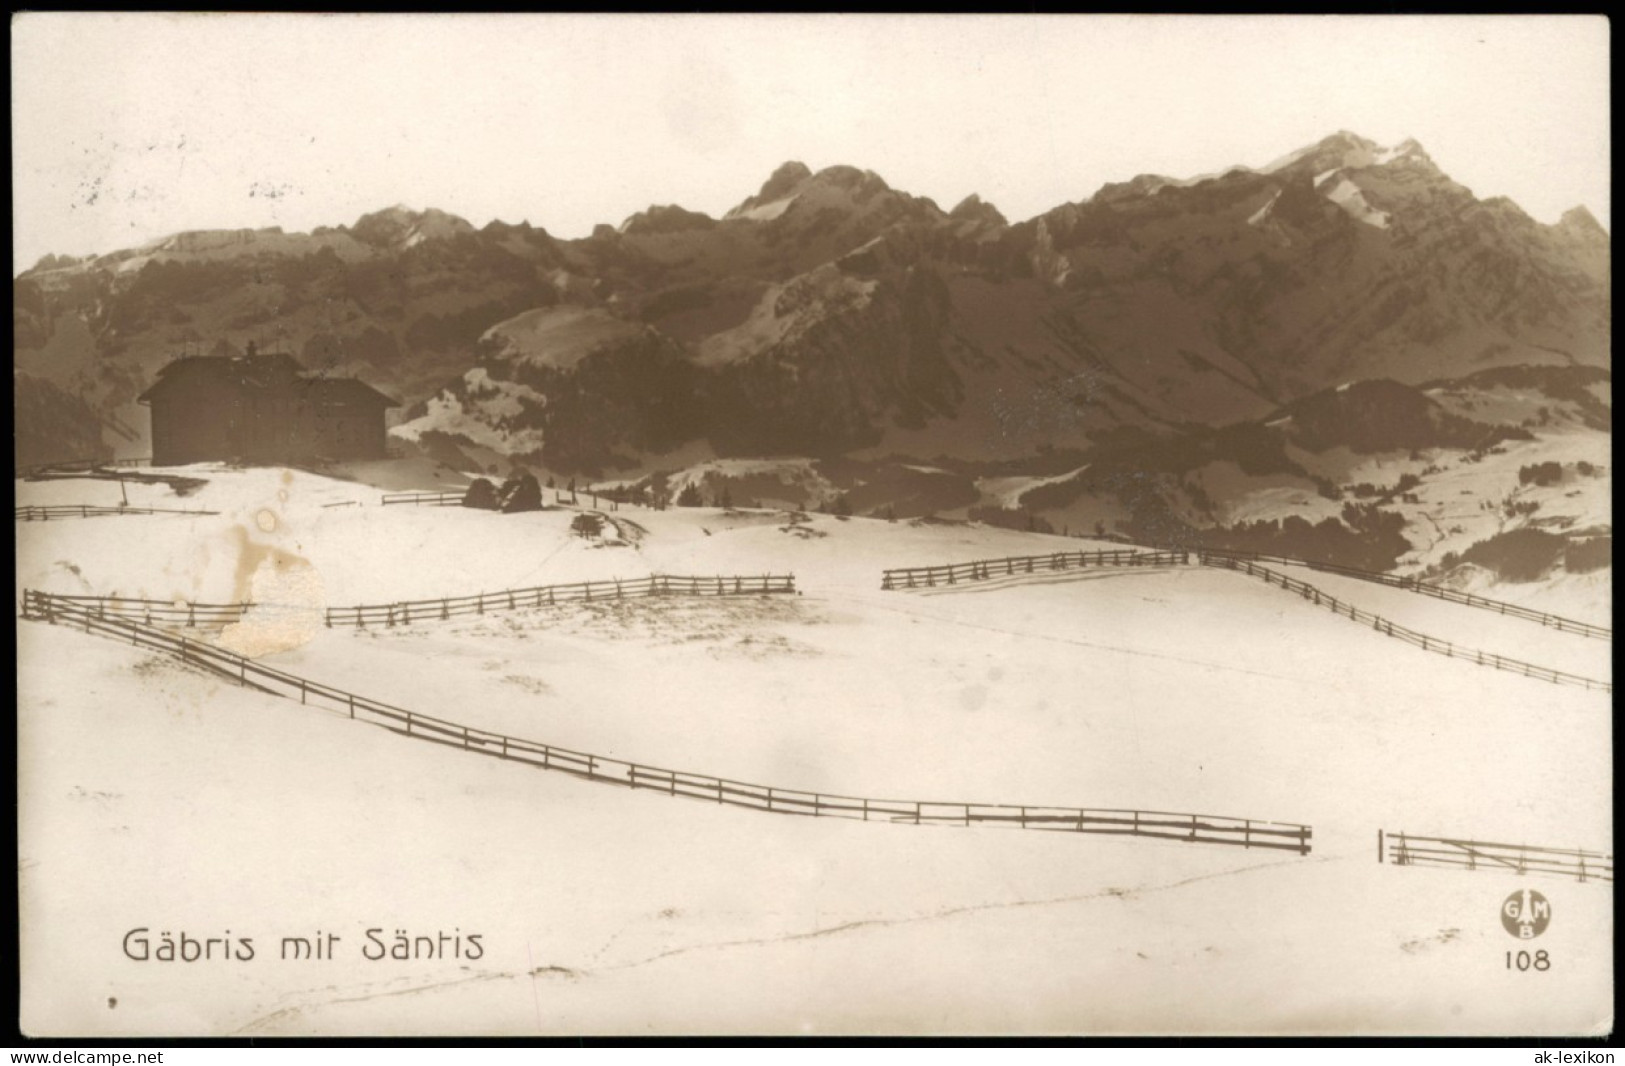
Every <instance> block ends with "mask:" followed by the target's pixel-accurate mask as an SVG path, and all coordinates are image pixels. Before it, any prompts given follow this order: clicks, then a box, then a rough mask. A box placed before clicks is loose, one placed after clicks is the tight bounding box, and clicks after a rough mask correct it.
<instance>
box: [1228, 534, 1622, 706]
mask: <svg viewBox="0 0 1625 1066" xmlns="http://www.w3.org/2000/svg"><path fill="white" fill-rule="evenodd" d="M1200 558H1201V562H1202V565H1203V566H1212V567H1217V568H1219V569H1223V570H1235V571H1239V572H1241V573H1244V574H1248V575H1251V576H1252V577H1256V578H1261V579H1262V580H1263V581H1264V583H1265V584H1269V585H1279V586H1281V588H1283V589H1285V590H1287V591H1288V592H1295V593H1297V594H1298V595H1300V596H1302V597H1303V598H1304V599H1306V600H1309V601H1311V602H1313V603H1314V604H1316V605H1317V606H1320V607H1325V608H1326V609H1328V610H1330V611H1332V612H1333V613H1335V614H1340V615H1343V616H1344V617H1346V618H1348V619H1350V620H1351V621H1355V622H1363V623H1365V624H1367V625H1369V626H1371V628H1372V629H1374V630H1376V631H1377V632H1379V633H1381V634H1382V635H1383V636H1385V637H1393V638H1395V639H1396V640H1403V641H1404V642H1405V643H1407V644H1413V645H1415V646H1416V647H1418V648H1421V649H1422V650H1423V651H1430V652H1434V653H1435V654H1438V655H1445V656H1448V657H1450V658H1452V659H1464V660H1466V661H1467V662H1470V663H1476V664H1477V665H1479V666H1489V667H1493V668H1495V669H1497V670H1506V671H1509V672H1510V673H1514V674H1522V675H1523V676H1524V677H1533V678H1538V679H1539V680H1541V681H1550V682H1552V683H1554V684H1558V685H1576V686H1579V687H1581V688H1584V689H1586V690H1587V691H1590V690H1592V689H1597V690H1600V691H1602V692H1613V691H1614V686H1613V684H1612V683H1611V682H1608V681H1597V680H1595V679H1593V678H1589V677H1581V676H1580V675H1578V674H1570V673H1566V672H1565V671H1562V670H1552V669H1549V668H1547V667H1544V666H1536V665H1535V664H1534V663H1527V662H1524V661H1523V660H1521V659H1511V658H1508V657H1506V656H1504V655H1495V654H1493V653H1491V652H1487V651H1478V650H1477V649H1474V648H1462V647H1458V646H1457V645H1455V644H1452V643H1451V642H1450V641H1448V640H1441V639H1439V638H1438V637H1430V636H1428V635H1427V634H1426V633H1419V632H1417V631H1416V630H1414V629H1409V628H1407V627H1405V626H1402V625H1396V624H1395V623H1393V622H1391V621H1389V620H1388V619H1386V618H1383V617H1382V616H1381V615H1376V614H1372V613H1371V612H1370V611H1362V610H1360V609H1359V608H1358V607H1355V606H1354V605H1353V604H1351V603H1344V602H1343V601H1341V600H1339V599H1338V598H1337V597H1335V596H1332V595H1330V594H1329V593H1326V592H1323V591H1322V590H1321V589H1319V588H1317V587H1316V586H1314V585H1311V584H1309V583H1308V582H1307V581H1299V580H1298V579H1297V578H1293V577H1288V576H1287V575H1285V574H1283V573H1281V572H1280V571H1278V570H1271V569H1270V568H1269V567H1267V566H1260V565H1259V564H1257V563H1254V562H1249V561H1248V560H1246V559H1236V558H1232V557H1230V556H1228V555H1211V554H1208V553H1205V552H1204V553H1200Z"/></svg>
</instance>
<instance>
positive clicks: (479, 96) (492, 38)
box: [12, 13, 1611, 276]
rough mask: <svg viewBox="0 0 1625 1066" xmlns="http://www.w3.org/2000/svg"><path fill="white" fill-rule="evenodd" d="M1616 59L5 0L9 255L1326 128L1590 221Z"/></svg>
mask: <svg viewBox="0 0 1625 1066" xmlns="http://www.w3.org/2000/svg"><path fill="white" fill-rule="evenodd" d="M1608 61H1609V52H1608V24H1607V22H1606V20H1604V19H1603V18H1601V17H1562V16H1475V17H1454V16H1440V17H1420V16H1405V17H1399V16H1349V17H1343V16H1219V17H1198V16H1149V15H1128V16H1026V15H1017V16H829V15H825V16H800V15H770V16H761V15H723V16H692V15H539V16H505V15H478V16H476V15H334V16H320V15H249V14H227V15H219V14H215V15H209V14H181V15H175V14H150V13H149V14H98V13H29V14H22V15H14V16H13V22H12V108H13V111H12V119H13V123H12V138H13V142H12V143H13V164H12V166H13V171H12V179H13V180H12V189H13V193H12V195H13V203H12V211H13V221H14V225H13V260H14V261H13V275H14V276H15V274H17V273H19V272H20V271H21V270H24V269H26V268H28V267H29V266H31V265H33V263H34V262H35V261H37V260H38V258H39V257H40V256H41V255H44V254H46V253H47V252H51V253H57V254H68V255H85V254H90V253H98V254H99V253H105V252H110V251H115V250H117V249H121V248H128V247H134V246H137V245H140V244H142V243H144V242H147V241H150V240H155V239H158V238H160V237H163V236H166V235H168V234H170V233H174V232H178V231H182V230H188V229H237V228H259V227H266V226H280V227H282V228H283V229H285V230H288V231H303V230H309V229H311V228H313V227H315V226H321V225H343V224H349V223H352V222H354V221H355V219H356V218H358V217H359V216H361V215H362V214H365V213H366V212H369V211H375V210H378V209H380V208H383V207H388V206H390V205H393V204H397V203H401V204H405V205H407V206H409V207H413V208H427V207H437V208H441V209H443V210H446V211H450V212H452V213H453V214H457V215H460V216H462V217H464V218H466V219H468V220H469V221H470V222H472V223H474V224H475V225H484V224H485V223H487V222H489V221H491V220H493V219H500V220H502V221H506V222H520V221H528V222H530V223H531V224H533V225H536V226H542V227H545V228H546V229H547V230H548V231H549V232H550V233H552V234H554V235H555V236H558V237H563V238H573V237H582V236H586V235H587V234H588V233H589V232H591V230H592V227H593V226H594V225H595V224H597V223H605V222H607V223H610V224H619V223H620V222H621V221H623V220H624V219H625V218H626V217H627V216H629V215H631V214H632V213H634V212H636V211H639V210H642V209H644V208H646V207H648V206H649V205H651V204H655V203H660V204H666V203H676V204H681V205H682V206H684V207H687V208H689V209H691V210H699V211H704V212H706V213H708V214H711V215H719V214H721V213H723V212H725V211H727V210H728V209H729V208H730V207H732V206H734V205H735V204H737V203H738V202H739V201H740V200H742V199H744V198H745V197H746V196H749V195H751V194H753V193H755V192H756V191H757V189H758V188H759V187H760V186H761V184H762V182H763V181H765V180H766V179H767V177H768V175H769V174H770V173H771V172H772V171H773V170H774V168H775V167H777V166H778V165H779V164H780V163H783V162H785V161H786V160H791V159H795V160H800V161H802V162H804V163H806V164H807V165H808V166H810V167H812V168H813V169H814V170H817V169H820V168H822V167H827V166H834V165H837V164H846V165H851V166H857V167H861V168H864V169H868V170H873V171H875V172H876V173H878V174H880V175H881V177H883V178H884V179H885V180H886V181H887V182H888V183H889V184H891V185H892V186H893V187H895V188H899V189H903V190H906V191H908V192H911V193H914V194H916V195H922V196H929V197H931V198H932V199H933V200H935V201H936V202H937V203H938V204H939V205H941V206H942V207H943V208H949V207H952V206H953V205H954V204H956V203H958V202H959V201H960V200H961V199H963V198H964V197H965V196H967V195H969V194H971V193H973V192H974V193H977V194H979V195H981V197H982V198H983V199H984V200H987V201H989V202H991V203H993V204H994V205H995V206H997V207H998V208H999V209H1000V210H1001V211H1003V212H1004V214H1005V215H1006V216H1007V217H1008V218H1010V219H1011V221H1018V220H1021V219H1025V218H1030V217H1032V216H1034V215H1036V214H1039V213H1041V212H1043V211H1046V210H1048V209H1049V208H1052V207H1055V206H1056V205H1058V204H1061V203H1067V202H1073V201H1078V200H1083V199H1086V198H1088V197H1089V196H1091V195H1092V194H1093V193H1094V192H1095V191H1096V190H1098V189H1099V188H1100V186H1101V185H1103V184H1105V183H1106V182H1109V181H1123V180H1126V179H1128V178H1131V177H1133V176H1134V175H1136V174H1141V173H1158V174H1165V175H1168V176H1170V177H1176V178H1179V177H1191V176H1195V175H1198V174H1204V173H1209V172H1213V171H1220V170H1223V169H1225V168H1227V167H1229V166H1233V165H1236V164H1244V165H1248V166H1255V167H1256V166H1263V165H1265V164H1267V163H1269V162H1270V161H1272V160H1274V159H1276V158H1278V157H1279V156H1282V155H1285V154H1286V153H1288V152H1290V151H1292V150H1294V149H1296V148H1300V147H1303V146H1305V145H1308V144H1311V143H1314V142H1315V141H1317V140H1319V139H1321V138H1322V137H1325V136H1327V135H1329V134H1331V133H1334V132H1336V131H1338V130H1350V131H1353V132H1355V133H1358V134H1360V135H1362V136H1365V137H1369V138H1371V139H1372V140H1375V141H1377V142H1378V143H1380V144H1383V145H1392V144H1395V143H1398V142H1399V141H1401V140H1404V139H1405V138H1407V137H1414V138H1416V139H1417V140H1418V141H1420V142H1421V143H1422V145H1423V146H1424V148H1425V149H1426V150H1427V151H1428V154H1429V155H1430V156H1432V158H1433V160H1434V162H1435V163H1437V164H1438V165H1439V166H1440V167H1441V168H1442V169H1443V170H1444V171H1445V172H1446V173H1447V174H1449V175H1450V176H1451V177H1453V178H1454V179H1455V180H1457V181H1459V182H1461V183H1462V184H1464V185H1466V186H1467V187H1469V188H1470V189H1472V190H1473V192H1474V193H1476V194H1477V195H1478V196H1480V197H1488V196H1496V195H1499V196H1508V197H1510V198H1511V199H1512V200H1514V201H1515V202H1517V203H1518V204H1519V205H1520V206H1522V207H1523V208H1524V209H1525V210H1526V211H1528V212H1529V213H1530V214H1531V215H1533V216H1534V217H1535V218H1536V219H1538V220H1540V221H1542V222H1555V221H1557V219H1558V217H1559V216H1560V215H1561V214H1562V213H1563V212H1564V211H1566V210H1567V209H1569V208H1571V207H1573V206H1575V205H1576V204H1584V205H1585V206H1586V207H1588V208H1589V209H1590V210H1591V212H1592V213H1593V214H1594V215H1596V217H1597V218H1598V219H1599V220H1600V221H1601V222H1602V223H1603V225H1604V226H1605V227H1608V228H1610V229H1611V220H1610V213H1609V211H1610V204H1609V136H1608V127H1609V123H1608V106H1609V98H1608Z"/></svg>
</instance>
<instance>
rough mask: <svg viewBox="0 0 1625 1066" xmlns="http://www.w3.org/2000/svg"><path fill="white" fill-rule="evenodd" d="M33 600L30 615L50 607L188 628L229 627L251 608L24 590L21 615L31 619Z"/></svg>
mask: <svg viewBox="0 0 1625 1066" xmlns="http://www.w3.org/2000/svg"><path fill="white" fill-rule="evenodd" d="M30 599H33V600H34V601H35V603H34V606H33V612H34V615H33V616H38V615H39V614H40V613H41V612H43V611H48V610H50V609H51V608H52V605H57V606H62V605H65V606H69V607H72V608H74V609H75V610H82V611H85V612H87V613H89V614H91V615H94V616H95V617H96V618H97V619H100V620H105V619H108V618H115V619H118V618H122V619H129V620H131V621H139V622H143V623H145V624H147V625H149V626H150V625H154V624H159V623H162V624H167V625H182V626H185V627H186V628H187V629H197V628H199V627H207V626H224V625H231V624H232V623H235V622H241V621H242V620H243V615H245V614H246V613H248V611H249V610H250V609H251V608H252V607H253V606H254V605H253V604H251V603H191V602H189V601H185V600H140V599H133V598H131V597H127V596H59V595H57V594H55V593H45V592H36V591H33V590H24V592H23V616H24V617H25V618H26V617H31V615H30V613H29V612H30V605H29V601H30Z"/></svg>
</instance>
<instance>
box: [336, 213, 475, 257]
mask: <svg viewBox="0 0 1625 1066" xmlns="http://www.w3.org/2000/svg"><path fill="white" fill-rule="evenodd" d="M473 232H474V227H473V225H471V224H470V223H469V222H467V221H466V220H464V219H461V218H458V217H457V216H456V215H453V214H449V213H447V212H445V211H441V210H440V209H439V208H434V207H431V208H429V209H428V210H426V211H414V210H412V209H411V208H409V207H407V206H406V205H404V204H396V205H395V206H394V207H386V208H384V209H383V210H382V211H374V212H372V213H370V214H366V215H362V216H361V217H360V218H358V219H356V223H355V225H353V226H351V227H350V235H351V236H352V237H354V238H355V239H356V240H358V241H362V242H363V243H366V244H371V245H377V246H381V247H394V248H410V247H412V246H413V245H416V244H421V243H422V242H423V241H426V240H444V239H445V238H447V237H455V236H457V235H458V234H461V233H473Z"/></svg>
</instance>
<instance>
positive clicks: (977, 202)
mask: <svg viewBox="0 0 1625 1066" xmlns="http://www.w3.org/2000/svg"><path fill="white" fill-rule="evenodd" d="M948 217H949V218H951V219H954V220H956V221H960V222H990V223H992V224H993V225H995V226H1007V225H1009V224H1010V223H1009V221H1008V220H1007V219H1006V218H1005V217H1004V215H1003V214H1002V213H1001V212H1000V211H999V209H998V208H996V207H994V206H993V205H992V204H990V203H988V202H987V201H985V200H983V199H982V198H981V197H980V196H978V195H976V194H975V193H971V194H970V195H969V196H967V197H965V198H964V199H963V200H961V201H959V203H958V204H957V205H956V206H955V207H954V209H953V210H952V211H950V212H948Z"/></svg>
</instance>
